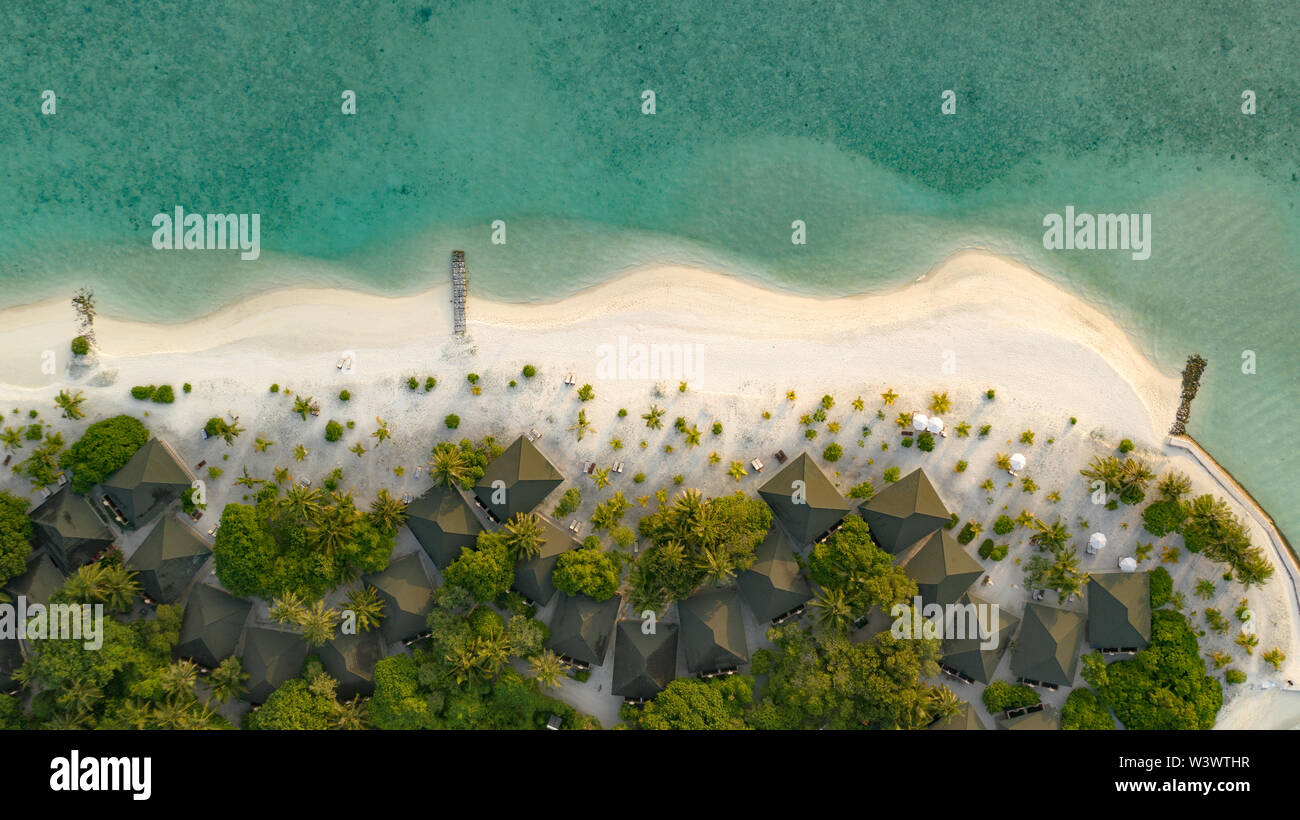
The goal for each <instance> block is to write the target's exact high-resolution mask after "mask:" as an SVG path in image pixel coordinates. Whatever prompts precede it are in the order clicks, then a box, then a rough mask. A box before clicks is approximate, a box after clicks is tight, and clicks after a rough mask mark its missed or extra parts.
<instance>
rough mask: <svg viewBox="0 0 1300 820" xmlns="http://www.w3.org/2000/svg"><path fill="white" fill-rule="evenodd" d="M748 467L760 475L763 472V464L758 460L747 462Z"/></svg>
mask: <svg viewBox="0 0 1300 820" xmlns="http://www.w3.org/2000/svg"><path fill="white" fill-rule="evenodd" d="M749 466H750V467H753V468H754V469H755V470H756V471H757V472H760V473H761V472H763V462H761V461H759V460H758V459H754V460H753V461H751V462H749Z"/></svg>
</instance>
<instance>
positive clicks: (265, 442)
mask: <svg viewBox="0 0 1300 820" xmlns="http://www.w3.org/2000/svg"><path fill="white" fill-rule="evenodd" d="M274 444H275V442H274V441H271V440H270V439H269V438H267V437H266V435H265V434H263V433H258V434H257V438H255V439H253V450H254V451H255V452H258V453H265V452H266V451H267V450H269V449H271V447H272V446H273V445H274Z"/></svg>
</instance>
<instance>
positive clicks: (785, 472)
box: [758, 453, 853, 544]
mask: <svg viewBox="0 0 1300 820" xmlns="http://www.w3.org/2000/svg"><path fill="white" fill-rule="evenodd" d="M758 494H759V496H760V497H762V499H763V500H764V501H766V502H767V503H768V506H770V507H771V508H772V512H773V513H775V514H776V517H777V518H778V519H779V520H780V521H781V523H782V524H783V525H784V526H785V528H786V529H787V530H788V531H789V532H790V535H791V536H792V537H793V538H794V539H795V540H796V541H798V542H800V543H805V544H807V543H812V542H813V541H815V540H816V539H818V538H820V537H821V536H822V535H825V534H826V532H827V531H828V530H830V529H831V528H832V527H834V526H835V525H836V524H838V523H840V520H841V519H843V518H844V516H845V515H847V514H848V513H849V511H850V510H852V509H853V505H852V504H850V503H849V502H848V500H847V499H845V498H844V496H842V495H840V491H839V490H837V489H835V485H834V484H832V483H831V482H830V479H828V478H827V477H826V474H825V473H823V472H822V471H821V468H820V467H818V466H817V464H816V463H815V462H814V461H813V460H812V459H811V458H810V457H809V456H808V454H807V453H800V454H799V456H798V458H795V459H794V460H793V461H791V462H790V463H789V464H787V465H785V467H783V468H781V471H780V472H778V473H777V474H776V475H774V476H772V478H771V479H769V480H768V482H767V483H766V484H764V485H763V486H762V487H760V488H759V490H758Z"/></svg>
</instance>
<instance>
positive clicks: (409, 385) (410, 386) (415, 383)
mask: <svg viewBox="0 0 1300 820" xmlns="http://www.w3.org/2000/svg"><path fill="white" fill-rule="evenodd" d="M419 386H420V381H419V379H417V378H415V377H414V376H411V377H410V378H408V379H407V380H406V389H407V390H414V389H415V388H417V387H419Z"/></svg>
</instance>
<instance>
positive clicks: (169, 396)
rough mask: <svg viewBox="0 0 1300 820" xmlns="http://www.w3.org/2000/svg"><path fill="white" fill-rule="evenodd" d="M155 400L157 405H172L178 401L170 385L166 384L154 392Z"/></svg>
mask: <svg viewBox="0 0 1300 820" xmlns="http://www.w3.org/2000/svg"><path fill="white" fill-rule="evenodd" d="M153 400H154V403H155V404H171V403H172V402H174V401H176V394H175V393H173V392H172V386H171V385H170V384H164V385H163V386H161V387H159V388H158V389H157V390H155V391H154V393H153Z"/></svg>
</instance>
